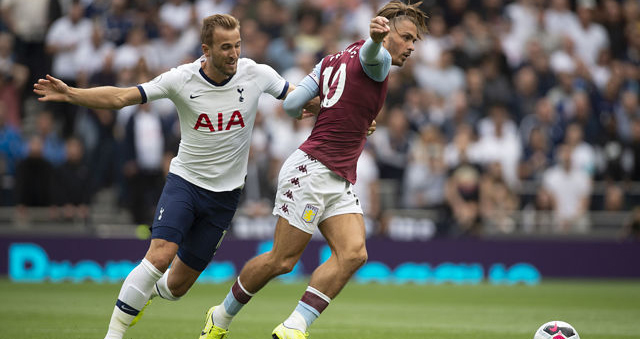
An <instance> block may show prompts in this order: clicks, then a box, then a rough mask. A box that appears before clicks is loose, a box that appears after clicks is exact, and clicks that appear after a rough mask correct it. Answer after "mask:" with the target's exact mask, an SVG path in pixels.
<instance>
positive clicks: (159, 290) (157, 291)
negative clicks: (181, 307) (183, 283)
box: [151, 269, 180, 301]
mask: <svg viewBox="0 0 640 339" xmlns="http://www.w3.org/2000/svg"><path fill="white" fill-rule="evenodd" d="M169 271H171V269H168V270H167V271H166V272H164V274H163V275H162V278H160V279H159V280H158V281H157V282H156V284H155V286H154V287H153V291H152V292H151V299H153V298H155V297H156V296H160V298H162V299H167V300H171V301H176V300H178V299H180V297H176V296H174V295H173V293H171V289H169V285H167V277H168V276H169Z"/></svg>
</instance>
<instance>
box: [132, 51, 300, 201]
mask: <svg viewBox="0 0 640 339" xmlns="http://www.w3.org/2000/svg"><path fill="white" fill-rule="evenodd" d="M202 61H204V56H203V57H201V58H200V59H198V60H196V61H195V62H193V63H190V64H184V65H181V66H179V67H177V68H173V69H171V70H169V71H167V72H165V73H163V74H160V75H159V76H157V77H156V78H155V79H153V80H151V81H149V82H147V83H144V84H141V85H138V89H139V90H140V93H141V94H142V102H143V103H145V102H147V101H152V100H156V99H160V98H168V99H171V101H173V103H174V104H175V105H176V108H177V110H178V117H179V119H180V132H181V140H180V148H179V149H178V155H177V156H176V157H175V158H173V160H171V167H170V168H169V171H170V172H171V173H174V174H176V175H179V176H180V177H182V178H183V179H185V180H187V181H189V182H190V183H192V184H194V185H197V186H199V187H202V188H204V189H207V190H210V191H215V192H222V191H231V190H234V189H236V188H239V187H242V186H243V185H244V180H245V176H246V174H247V162H248V158H249V146H250V145H251V132H252V130H253V124H254V122H255V118H256V111H257V106H258V99H259V98H260V95H261V94H262V93H268V94H270V95H272V96H274V97H276V98H278V99H281V98H283V97H284V96H285V95H286V93H287V90H288V88H289V83H288V82H287V81H285V80H284V79H283V78H282V77H281V76H280V75H279V74H278V73H277V72H276V71H275V70H273V68H271V67H269V66H267V65H262V64H257V63H255V62H254V61H253V60H250V59H246V58H241V59H239V60H238V69H237V72H236V74H234V75H233V76H232V77H231V78H230V79H227V80H225V81H224V82H222V83H219V84H218V83H216V82H214V81H213V80H211V79H210V78H209V77H207V76H206V75H205V73H204V71H203V70H202V68H201V62H202Z"/></svg>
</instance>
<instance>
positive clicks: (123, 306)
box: [122, 304, 137, 311]
mask: <svg viewBox="0 0 640 339" xmlns="http://www.w3.org/2000/svg"><path fill="white" fill-rule="evenodd" d="M122 309H123V310H125V311H137V310H136V309H134V308H133V307H129V306H127V305H126V304H123V305H122Z"/></svg>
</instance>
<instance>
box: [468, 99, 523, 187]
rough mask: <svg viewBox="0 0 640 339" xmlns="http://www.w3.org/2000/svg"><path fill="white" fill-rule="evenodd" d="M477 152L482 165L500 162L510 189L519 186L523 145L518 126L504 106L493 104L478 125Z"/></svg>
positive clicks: (503, 177) (503, 175)
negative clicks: (519, 168)
mask: <svg viewBox="0 0 640 339" xmlns="http://www.w3.org/2000/svg"><path fill="white" fill-rule="evenodd" d="M477 151H478V153H479V154H480V159H479V162H480V163H481V164H483V165H488V164H490V163H492V162H499V163H500V168H501V169H502V180H504V182H505V183H506V184H507V185H509V186H510V187H515V186H516V185H517V183H518V163H519V161H520V158H521V157H522V144H521V141H520V136H519V135H518V129H517V127H516V124H515V123H514V122H513V120H511V118H510V117H509V112H508V110H507V107H506V106H505V105H504V104H502V103H493V104H492V105H491V106H490V107H489V112H488V116H487V117H486V118H483V119H481V120H480V122H479V123H478V144H477Z"/></svg>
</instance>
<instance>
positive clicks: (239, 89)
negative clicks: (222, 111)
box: [237, 87, 244, 102]
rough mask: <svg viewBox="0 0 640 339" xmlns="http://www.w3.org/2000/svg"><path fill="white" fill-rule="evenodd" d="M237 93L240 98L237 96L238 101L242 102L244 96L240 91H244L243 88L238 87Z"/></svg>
mask: <svg viewBox="0 0 640 339" xmlns="http://www.w3.org/2000/svg"><path fill="white" fill-rule="evenodd" d="M237 91H238V94H240V98H238V101H240V102H243V101H244V97H243V96H242V92H244V88H239V87H238V89H237Z"/></svg>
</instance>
